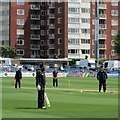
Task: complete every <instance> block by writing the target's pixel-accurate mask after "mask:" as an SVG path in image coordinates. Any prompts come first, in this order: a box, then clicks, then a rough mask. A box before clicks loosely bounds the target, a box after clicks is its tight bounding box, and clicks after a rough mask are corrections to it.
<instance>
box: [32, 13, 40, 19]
mask: <svg viewBox="0 0 120 120" xmlns="http://www.w3.org/2000/svg"><path fill="white" fill-rule="evenodd" d="M31 19H35V20H40V15H35V14H32V15H31Z"/></svg>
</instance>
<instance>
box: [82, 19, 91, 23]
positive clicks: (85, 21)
mask: <svg viewBox="0 0 120 120" xmlns="http://www.w3.org/2000/svg"><path fill="white" fill-rule="evenodd" d="M81 23H90V18H81Z"/></svg>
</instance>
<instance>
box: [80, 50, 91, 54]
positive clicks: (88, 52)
mask: <svg viewBox="0 0 120 120" xmlns="http://www.w3.org/2000/svg"><path fill="white" fill-rule="evenodd" d="M81 51H82V54H90V50H87V49H81Z"/></svg>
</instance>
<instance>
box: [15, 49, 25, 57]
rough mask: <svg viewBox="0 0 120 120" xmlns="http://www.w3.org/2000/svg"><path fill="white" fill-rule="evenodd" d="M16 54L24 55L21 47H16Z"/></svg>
mask: <svg viewBox="0 0 120 120" xmlns="http://www.w3.org/2000/svg"><path fill="white" fill-rule="evenodd" d="M16 54H17V55H20V56H23V55H24V50H23V49H17V50H16Z"/></svg>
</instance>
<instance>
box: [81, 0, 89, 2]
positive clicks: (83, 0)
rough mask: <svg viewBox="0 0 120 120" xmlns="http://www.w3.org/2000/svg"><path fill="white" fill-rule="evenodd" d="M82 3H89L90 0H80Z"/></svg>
mask: <svg viewBox="0 0 120 120" xmlns="http://www.w3.org/2000/svg"><path fill="white" fill-rule="evenodd" d="M81 2H82V3H89V2H90V0H81Z"/></svg>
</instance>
